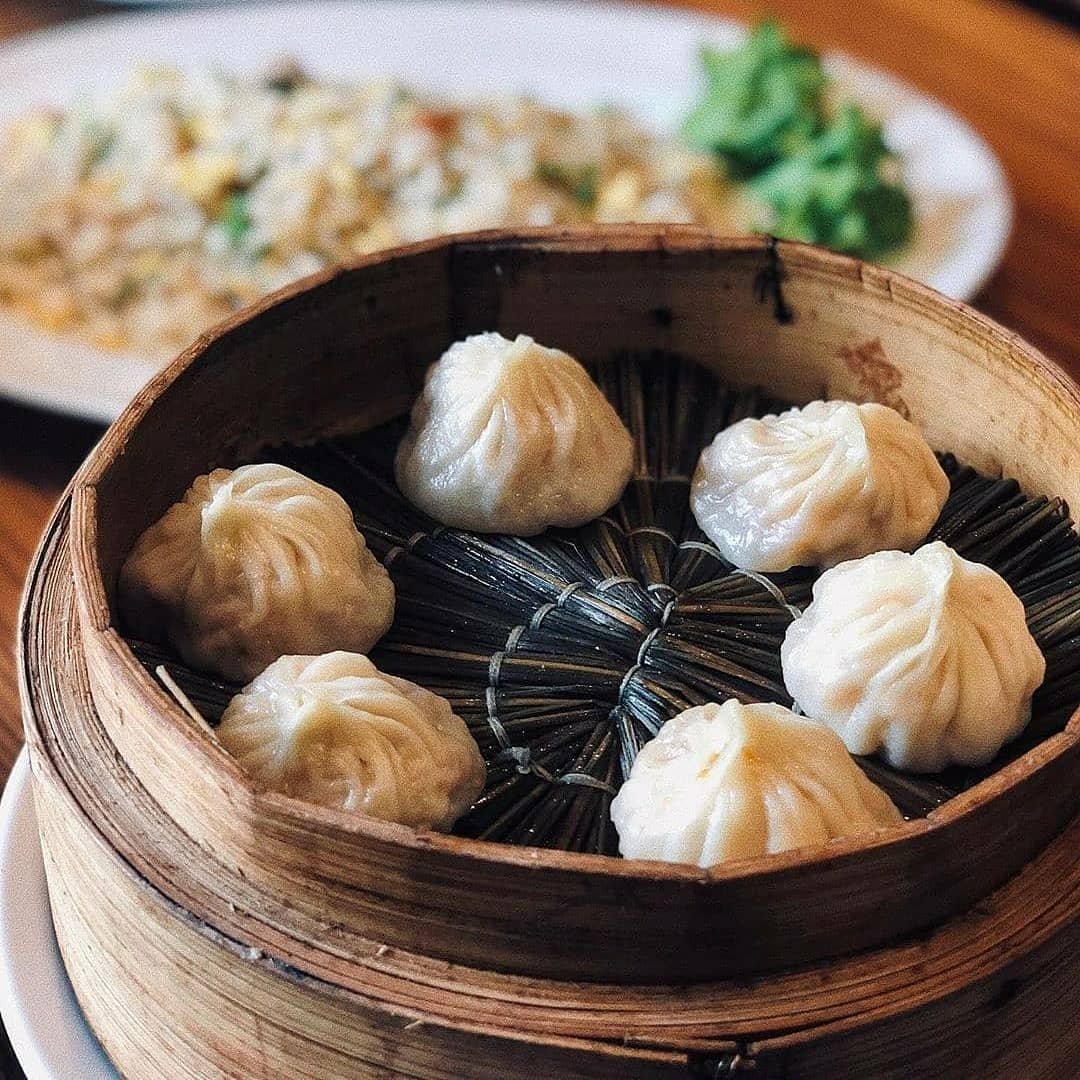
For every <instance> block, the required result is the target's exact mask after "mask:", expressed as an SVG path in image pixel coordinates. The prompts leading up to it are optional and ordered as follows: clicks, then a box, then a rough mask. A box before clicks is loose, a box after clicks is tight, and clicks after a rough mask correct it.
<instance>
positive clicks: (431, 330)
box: [71, 226, 1080, 983]
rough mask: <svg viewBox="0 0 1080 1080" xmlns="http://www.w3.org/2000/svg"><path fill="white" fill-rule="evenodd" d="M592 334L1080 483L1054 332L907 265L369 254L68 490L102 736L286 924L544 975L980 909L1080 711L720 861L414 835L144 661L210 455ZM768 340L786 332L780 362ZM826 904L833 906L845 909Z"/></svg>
mask: <svg viewBox="0 0 1080 1080" xmlns="http://www.w3.org/2000/svg"><path fill="white" fill-rule="evenodd" d="M487 329H499V330H502V331H504V332H506V333H510V334H513V333H516V332H518V331H528V332H529V333H531V334H533V335H535V336H536V337H537V338H538V339H539V340H541V341H548V342H552V343H556V344H558V345H559V346H560V347H563V348H566V349H567V350H568V351H570V352H572V353H575V354H576V355H578V356H579V357H581V358H582V359H583V360H593V359H601V358H603V357H605V356H607V355H609V354H610V353H611V352H612V351H613V350H615V349H618V348H620V347H628V346H632V347H635V348H644V349H650V348H659V349H666V350H671V351H673V352H677V353H680V354H682V355H684V356H687V357H690V358H692V359H694V360H697V361H698V362H700V363H702V364H704V365H706V366H708V367H710V368H712V370H714V371H715V372H716V373H717V375H718V376H719V377H720V379H721V380H722V381H724V382H726V383H728V384H732V385H736V386H738V385H748V384H761V383H763V384H765V385H766V386H767V388H768V389H769V390H770V391H771V392H774V393H776V394H778V395H782V396H784V397H786V398H789V399H792V400H809V399H811V398H813V397H816V396H820V395H822V394H825V395H826V396H832V397H847V398H854V399H857V400H866V399H873V400H880V401H884V402H886V403H888V404H891V405H894V406H895V407H897V408H899V409H901V410H902V411H905V412H906V413H907V414H908V415H910V416H911V417H912V418H913V419H914V420H915V421H916V422H917V423H918V424H919V425H920V426H921V427H922V428H923V429H924V431H925V432H926V434H927V437H928V438H929V440H930V442H931V444H932V445H934V446H937V447H941V448H947V449H949V450H952V451H953V452H955V453H956V454H957V456H958V457H960V458H961V459H962V460H964V461H966V462H967V463H969V464H971V465H974V466H975V467H977V468H979V469H981V470H983V471H985V472H990V473H996V472H1001V471H1004V473H1005V474H1007V475H1010V476H1013V477H1015V478H1016V479H1017V480H1019V481H1020V483H1021V484H1022V485H1023V486H1024V487H1025V489H1027V490H1028V491H1029V492H1032V493H1045V494H1057V495H1062V496H1064V497H1065V498H1066V499H1068V500H1069V501H1070V502H1071V504H1072V505H1073V506H1080V469H1078V468H1077V460H1078V457H1080V393H1078V391H1077V388H1076V387H1075V386H1074V385H1073V384H1072V383H1071V382H1070V381H1069V380H1068V378H1067V377H1066V376H1065V375H1064V374H1063V373H1062V372H1061V371H1059V370H1058V369H1057V368H1055V367H1054V366H1053V365H1052V364H1051V363H1050V362H1049V361H1047V360H1046V359H1045V358H1044V357H1042V356H1041V355H1040V354H1039V353H1037V352H1036V351H1035V350H1034V349H1032V348H1030V347H1029V346H1027V345H1025V344H1024V343H1023V342H1022V341H1020V340H1019V339H1018V338H1017V337H1015V336H1014V335H1012V334H1009V333H1007V332H1006V331H1004V330H1002V329H1001V328H1000V327H998V326H996V325H995V324H993V323H991V322H990V321H989V320H987V319H985V318H983V317H981V316H979V315H978V314H976V313H975V312H973V311H971V310H970V309H968V308H966V307H964V306H963V305H961V304H958V303H953V302H951V301H947V300H945V299H943V298H942V297H940V296H938V295H937V294H935V293H933V292H931V291H930V290H927V289H925V288H923V287H921V286H918V285H916V284H914V283H912V282H909V281H907V280H905V279H903V278H901V277H898V276H897V275H895V274H892V273H890V272H888V271H885V270H880V269H875V268H872V267H869V266H866V265H864V264H862V263H859V262H857V261H854V260H851V259H847V258H843V257H840V256H835V255H830V254H827V253H824V252H822V251H820V250H817V249H812V248H809V247H805V246H801V245H791V244H774V243H771V242H768V241H765V240H762V239H757V238H742V239H735V240H724V239H719V238H717V237H715V236H712V235H709V234H707V233H704V232H701V231H698V230H694V229H684V228H678V227H663V226H648V227H624V228H610V229H599V230H595V229H594V230H590V231H586V232H573V231H569V232H538V233H533V234H524V235H512V234H500V233H493V234H481V235H478V236H475V237H465V238H458V239H451V240H438V241H434V242H430V243H424V244H420V245H417V246H414V247H411V248H407V249H402V250H400V251H398V252H396V253H390V254H387V255H382V256H378V257H375V258H370V259H365V260H362V261H360V262H358V263H356V264H355V265H353V266H351V267H348V268H345V269H341V270H336V271H333V272H330V273H326V274H323V275H321V276H317V277H315V278H312V279H309V280H308V281H306V282H304V283H302V284H300V285H298V286H296V287H294V288H292V289H289V290H286V291H284V292H282V293H279V294H277V295H276V296H275V297H273V298H271V299H269V300H267V301H266V302H264V303H262V304H261V305H259V306H258V307H256V308H254V309H251V310H249V311H248V312H246V313H245V314H243V315H242V316H240V317H238V318H237V319H235V320H233V321H232V322H230V323H227V324H224V325H223V326H221V327H219V328H217V329H216V330H214V331H212V332H211V333H209V334H208V335H206V336H204V337H203V338H201V339H200V340H199V341H198V342H197V343H196V344H195V345H194V346H193V347H192V348H191V349H189V350H188V351H187V352H186V353H185V354H184V355H183V356H181V357H180V359H179V360H177V361H176V362H175V363H174V364H173V365H172V366H171V367H170V368H168V369H167V370H166V371H165V372H164V373H163V374H162V375H161V376H159V377H158V378H157V379H155V380H154V381H153V382H151V383H150V384H149V385H148V386H147V388H146V389H145V390H144V391H143V392H142V394H140V396H139V397H138V398H137V400H136V401H135V402H134V403H133V404H132V405H131V407H130V408H129V409H128V410H127V411H126V412H125V413H124V415H123V417H122V418H121V419H120V420H119V421H118V422H117V423H116V424H115V425H114V426H113V427H112V428H111V429H110V430H109V432H108V433H107V435H106V436H105V438H104V439H103V440H102V442H101V444H100V445H99V446H98V447H97V449H96V450H95V451H94V452H93V454H92V455H91V457H90V459H89V460H88V462H87V463H86V465H85V467H84V468H83V469H82V470H81V472H80V474H79V475H78V477H77V478H76V480H75V482H74V486H73V492H72V528H71V533H72V535H71V546H72V569H73V576H74V585H75V598H76V603H77V607H78V612H79V625H80V629H81V642H82V647H83V650H84V653H85V658H86V666H87V677H88V680H89V686H90V691H91V693H92V695H93V700H94V706H95V709H96V712H97V715H98V716H99V717H100V720H101V723H102V726H103V730H104V735H105V738H106V742H107V745H108V747H109V750H110V752H115V753H116V754H117V755H118V756H119V757H120V758H121V759H122V760H123V761H124V763H125V764H126V766H127V767H128V768H129V769H130V770H131V772H132V774H133V776H134V778H135V779H136V780H137V781H138V783H139V784H140V785H141V786H142V788H143V789H144V790H145V792H146V793H147V796H148V797H149V798H150V799H151V800H153V802H154V803H155V804H156V805H157V806H158V807H159V808H160V809H161V811H162V813H163V814H164V815H165V816H166V817H167V818H168V819H169V820H170V821H172V822H173V823H175V824H176V826H178V827H179V828H180V829H181V830H182V831H183V833H184V834H186V835H187V836H188V837H190V838H191V839H192V840H193V841H194V842H195V843H197V844H198V845H199V846H200V848H201V849H202V850H204V851H207V852H210V853H212V854H213V857H214V858H215V859H216V860H217V862H218V863H219V864H220V866H221V868H222V873H223V875H226V879H225V880H223V883H222V886H221V888H222V891H223V893H224V892H227V890H228V888H230V887H231V886H230V885H229V884H227V882H232V881H235V880H237V879H240V880H243V881H244V882H248V883H257V885H258V887H259V889H260V890H261V893H262V895H263V896H264V897H265V899H266V902H267V903H269V904H272V905H273V906H274V908H275V911H276V912H277V914H276V916H275V917H276V919H277V920H278V923H279V925H280V928H281V930H282V931H283V932H286V933H289V934H293V935H296V936H297V937H300V938H303V939H306V940H308V941H309V942H311V943H313V944H320V943H322V942H323V941H324V938H325V935H326V934H330V935H332V937H333V940H334V945H335V948H337V949H338V950H340V952H341V953H342V955H343V956H345V957H347V958H353V957H355V956H356V955H357V951H358V950H359V949H360V948H361V945H360V942H362V941H366V940H375V941H378V942H381V943H386V944H388V945H391V946H394V947H397V948H402V949H407V950H410V951H414V952H418V953H422V954H424V955H426V956H431V957H438V958H440V959H443V960H447V961H451V962H455V963H461V964H467V965H470V966H473V967H478V968H484V969H490V970H496V971H507V972H515V973H518V974H523V975H528V976H544V977H552V978H559V979H573V980H596V981H610V982H635V983H642V982H657V983H663V982H671V981H680V982H686V981H697V980H703V979H711V978H715V977H717V976H718V975H724V976H733V975H752V974H761V973H763V972H769V971H775V970H777V969H779V968H783V967H790V966H793V965H797V964H803V963H809V962H813V961H817V960H821V959H823V958H827V957H833V956H839V955H842V954H846V953H850V952H852V951H853V950H856V949H863V948H868V947H874V946H878V945H881V944H882V943H884V942H886V941H889V940H894V939H897V938H898V937H901V936H903V935H906V934H910V933H912V932H914V931H917V930H920V929H922V928H925V927H927V926H930V925H933V924H935V923H938V922H940V921H941V920H942V919H945V918H948V917H949V916H951V915H954V914H956V913H958V912H960V911H963V910H964V909H966V908H967V907H969V906H970V905H971V904H972V903H974V902H975V901H977V900H979V899H981V898H983V897H985V896H986V895H988V894H989V893H990V892H991V891H992V890H993V889H995V888H996V887H998V886H999V885H1001V884H1002V883H1003V882H1004V881H1006V880H1007V879H1008V878H1010V877H1011V876H1013V875H1014V874H1015V873H1016V872H1017V871H1018V870H1019V869H1020V867H1021V866H1023V865H1024V864H1025V863H1026V862H1027V861H1028V860H1030V859H1031V858H1032V857H1033V856H1034V855H1035V854H1036V853H1037V852H1038V851H1040V850H1041V849H1042V848H1043V847H1045V845H1046V843H1047V842H1048V841H1049V839H1050V838H1051V837H1052V836H1053V835H1055V834H1056V833H1058V832H1059V831H1060V830H1061V829H1062V827H1063V826H1064V825H1065V823H1066V822H1067V821H1068V820H1069V819H1070V818H1071V817H1072V815H1073V814H1074V813H1075V811H1076V807H1077V796H1078V792H1080V770H1078V768H1077V763H1078V761H1080V715H1078V716H1074V717H1073V719H1072V721H1071V722H1070V724H1069V725H1068V727H1067V729H1066V730H1065V731H1063V732H1060V733H1058V734H1055V735H1053V736H1052V737H1050V738H1048V739H1047V740H1045V741H1044V742H1042V743H1041V744H1039V745H1038V746H1036V747H1035V748H1034V749H1033V750H1032V751H1030V752H1029V753H1027V754H1025V755H1024V756H1023V757H1021V758H1019V759H1018V760H1016V761H1015V762H1013V763H1011V764H1010V765H1008V766H1006V767H1005V768H1003V769H1002V770H1001V771H999V772H998V773H996V774H995V775H993V776H992V777H990V778H989V779H988V780H986V781H984V782H982V783H980V784H978V785H977V786H975V787H974V788H972V789H971V790H969V791H966V792H964V793H963V794H961V795H959V796H957V797H956V798H954V799H952V800H950V801H949V802H948V803H947V804H945V805H944V806H943V807H941V808H940V809H938V810H936V811H934V812H932V813H931V814H930V815H929V817H927V818H925V819H920V820H914V821H910V822H907V823H906V824H905V825H903V826H902V827H898V828H896V829H894V830H890V831H889V832H887V833H883V834H879V835H878V836H877V837H875V838H873V839H871V840H869V841H867V840H866V839H865V838H862V839H849V840H844V841H838V842H834V843H832V844H830V845H828V846H826V847H824V848H820V849H814V850H802V851H797V852H789V853H786V854H783V855H778V856H770V857H768V858H766V859H758V860H749V861H747V862H744V863H736V864H731V865H725V866H721V867H717V868H715V869H713V870H709V871H703V870H699V869H697V868H693V867H685V866H671V865H660V864H649V863H637V862H629V861H621V860H617V859H610V858H604V857H600V856H588V855H580V854H568V853H563V852H556V851H541V850H538V849H534V848H513V847H509V846H504V845H497V844H489V843H483V842H480V841H474V840H468V839H463V838H459V837H453V836H442V835H436V834H431V833H415V832H413V831H412V830H410V829H406V828H403V827H400V826H397V825H394V824H389V823H384V822H377V821H370V820H364V819H362V818H357V817H355V816H349V815H346V814H343V813H336V812H333V811H329V810H324V809H321V808H316V807H312V806H307V805H303V804H300V803H298V802H296V801H294V800H291V799H288V798H286V797H284V796H281V795H278V794H275V793H272V792H267V791H263V790H259V789H258V787H257V786H255V785H254V784H253V783H252V782H251V781H250V780H249V779H248V778H247V777H245V776H244V775H243V774H242V773H241V772H240V770H239V769H238V767H237V766H236V764H235V763H234V762H233V761H232V759H231V758H230V757H229V756H228V755H227V754H226V753H225V752H224V751H223V750H222V749H221V747H220V746H219V745H218V744H217V743H216V742H215V741H214V740H212V739H211V738H209V737H208V736H207V734H206V733H205V731H204V730H203V729H201V728H200V727H199V725H197V724H196V723H194V722H193V721H192V720H191V719H189V718H188V717H187V716H186V715H185V713H184V712H183V711H182V710H181V709H180V708H179V707H178V706H177V704H176V702H174V701H173V700H172V698H171V697H169V696H168V695H167V694H166V693H165V692H164V691H163V690H162V689H161V687H160V686H159V685H158V684H157V683H156V682H155V681H154V680H153V679H152V678H150V677H149V676H148V675H147V674H146V672H145V671H144V670H143V668H142V667H141V666H140V665H139V663H138V662H137V661H136V659H135V657H134V655H133V654H132V652H131V651H130V649H129V648H128V646H127V645H126V644H125V642H124V641H123V639H122V638H121V637H120V635H119V633H118V630H117V625H116V622H117V620H116V615H115V585H116V580H117V575H118V571H119V568H120V565H121V563H122V561H123V559H124V557H125V555H126V553H127V552H128V551H129V550H130V548H131V546H132V544H133V542H134V540H135V538H136V537H137V536H138V535H139V534H140V533H141V532H142V530H143V529H145V528H146V527H147V526H148V525H149V524H150V523H151V522H152V521H154V520H156V519H157V518H158V517H159V516H160V515H161V514H162V513H163V512H164V510H165V509H166V507H167V506H168V505H170V504H171V503H172V502H174V501H175V500H177V499H178V498H179V497H180V495H181V494H182V492H183V491H184V490H185V488H186V487H187V485H188V484H189V483H190V481H191V480H192V478H193V477H194V476H195V475H197V474H199V473H203V472H207V471H209V470H210V469H211V468H214V467H217V466H222V465H230V464H234V463H236V462H239V461H241V460H251V458H252V456H253V455H256V456H257V454H258V451H259V448H260V447H262V446H264V445H265V444H267V443H273V442H279V441H282V440H285V439H291V440H294V441H303V440H305V439H311V438H313V437H316V436H319V435H322V434H324V433H326V432H333V431H338V430H342V429H350V430H360V429H363V428H366V427H370V426H374V425H376V424H379V423H382V422H384V421H386V420H388V419H390V418H392V417H395V416H398V415H400V414H402V413H403V412H405V411H406V410H407V409H408V407H409V405H410V403H411V402H412V400H413V399H414V397H415V395H416V393H417V391H418V388H419V386H420V383H421V379H422V375H423V372H424V369H425V368H426V366H427V365H428V364H429V363H430V362H431V361H432V359H433V358H435V357H437V356H438V355H439V353H440V352H441V351H442V349H443V348H445V347H446V345H447V344H448V343H449V342H450V341H452V340H454V339H456V338H460V337H462V336H464V335H465V334H468V333H472V332H476V331H480V330H487ZM763 358H768V362H767V363H766V362H765V360H764V359H763ZM822 910H827V911H828V912H829V913H830V915H829V917H828V918H823V917H822V915H821V912H822Z"/></svg>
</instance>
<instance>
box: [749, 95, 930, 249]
mask: <svg viewBox="0 0 1080 1080" xmlns="http://www.w3.org/2000/svg"><path fill="white" fill-rule="evenodd" d="M888 158H889V151H888V149H887V148H886V146H885V143H884V141H883V140H882V138H881V127H880V125H878V124H876V123H874V122H873V121H872V120H870V119H869V118H868V117H867V116H866V115H865V114H864V113H863V112H862V110H861V109H859V108H858V106H856V105H845V106H844V107H843V108H842V109H841V110H840V112H839V113H838V114H837V116H836V118H835V120H833V121H832V123H830V124H829V126H828V127H826V128H825V130H824V131H822V132H821V133H820V134H819V135H817V136H816V137H814V138H813V139H811V140H810V142H808V143H807V144H806V145H805V146H804V147H802V149H800V150H798V151H797V152H796V153H794V154H793V155H792V156H791V157H789V158H788V159H787V160H786V161H781V162H779V163H778V164H776V165H774V166H773V167H772V168H771V169H768V170H766V171H765V172H762V173H760V174H759V175H758V176H757V177H755V178H754V179H753V180H752V181H751V182H750V189H751V191H753V192H754V194H755V195H757V196H758V198H760V199H761V200H762V202H764V203H766V204H768V206H770V207H771V208H772V210H773V211H774V213H775V215H776V217H775V220H774V221H773V222H772V224H771V226H770V227H771V230H772V231H773V232H776V233H777V234H778V235H780V236H785V237H788V238H790V239H794V240H805V241H807V242H808V243H812V244H824V245H825V246H826V247H830V248H832V249H833V250H835V251H844V252H849V253H851V254H855V255H861V256H865V257H867V258H876V257H879V256H881V255H883V254H885V253H887V252H889V251H891V250H892V249H893V248H896V247H898V246H899V245H900V244H902V243H903V242H904V241H905V240H906V239H907V238H908V237H909V236H910V235H911V228H912V218H911V200H910V199H909V198H908V196H907V193H906V192H905V191H904V190H903V188H902V187H900V186H899V185H898V184H894V183H891V182H889V181H887V180H886V179H884V177H883V176H882V166H883V164H884V163H885V162H886V160H888Z"/></svg>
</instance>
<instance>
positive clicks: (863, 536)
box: [690, 401, 949, 572]
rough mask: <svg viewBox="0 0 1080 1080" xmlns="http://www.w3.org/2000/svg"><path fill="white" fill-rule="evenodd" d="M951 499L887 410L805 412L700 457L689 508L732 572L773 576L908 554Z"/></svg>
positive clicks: (715, 445)
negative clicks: (889, 552) (888, 553)
mask: <svg viewBox="0 0 1080 1080" xmlns="http://www.w3.org/2000/svg"><path fill="white" fill-rule="evenodd" d="M948 495H949V480H948V477H947V476H946V475H945V472H944V470H943V469H942V468H941V466H940V465H939V464H938V461H937V459H936V458H935V457H934V454H933V451H932V450H931V449H930V447H929V446H927V444H926V441H925V440H924V439H923V437H922V435H921V433H920V432H919V430H918V429H917V428H916V427H915V426H914V425H913V424H911V423H910V422H909V421H907V420H905V419H904V418H903V417H902V416H901V415H900V414H899V413H897V412H896V411H895V410H893V409H890V408H887V407H886V406H884V405H875V404H869V405H856V404H853V403H852V402H848V401H813V402H811V403H810V404H809V405H806V406H804V407H803V408H801V409H788V410H787V411H786V412H782V413H780V414H779V415H778V416H766V417H763V418H762V419H760V420H757V419H746V420H740V421H739V422H738V423H736V424H732V426H731V427H729V428H725V429H724V430H723V431H721V432H720V433H719V434H718V435H717V436H716V438H715V439H714V440H713V442H712V445H710V446H708V447H706V449H705V450H704V451H703V452H702V455H701V459H700V460H699V462H698V467H697V471H696V473H695V474H694V481H693V487H692V489H691V494H690V504H691V508H692V510H693V512H694V517H695V518H696V519H697V522H698V524H699V525H700V526H701V528H702V531H703V532H704V533H705V534H706V535H707V536H708V537H709V539H710V540H712V542H713V543H714V544H715V545H716V547H717V548H718V549H719V551H720V553H721V554H722V555H723V556H724V558H726V559H727V560H728V561H729V562H731V563H733V564H734V565H735V566H737V567H741V568H742V569H744V570H757V571H765V572H774V571H776V572H779V571H783V570H788V569H790V568H791V567H793V566H833V565H835V564H836V563H838V562H843V561H844V560H845V559H853V558H858V557H859V556H860V555H867V554H869V553H870V552H873V551H881V550H884V549H887V548H902V549H910V548H912V547H914V546H915V545H916V544H918V543H919V542H920V541H921V540H923V539H924V538H925V537H926V534H927V533H928V532H929V531H930V528H931V527H932V526H933V524H934V522H935V521H936V520H937V517H938V515H939V514H940V513H941V508H942V507H943V506H944V505H945V500H946V499H947V498H948Z"/></svg>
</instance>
